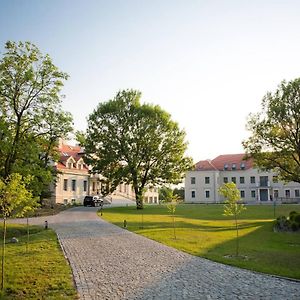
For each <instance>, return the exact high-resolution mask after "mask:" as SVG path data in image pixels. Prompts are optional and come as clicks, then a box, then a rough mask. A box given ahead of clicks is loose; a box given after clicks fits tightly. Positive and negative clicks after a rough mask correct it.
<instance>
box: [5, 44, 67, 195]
mask: <svg viewBox="0 0 300 300" xmlns="http://www.w3.org/2000/svg"><path fill="white" fill-rule="evenodd" d="M67 77H68V75H67V74H66V73H63V72H61V71H59V69H58V68H57V67H56V66H55V65H54V64H53V63H52V60H51V58H50V57H49V55H42V53H41V52H40V51H39V49H38V48H37V47H36V46H35V45H33V44H32V43H30V42H24V43H23V42H19V43H15V42H10V41H9V42H7V43H6V45H5V53H4V54H3V57H2V58H1V60H0V139H1V147H0V178H3V179H4V180H5V179H6V178H8V177H9V176H10V175H11V174H13V173H19V174H21V175H22V176H27V175H32V176H33V178H32V180H31V186H30V188H31V190H32V191H33V193H34V194H35V195H40V194H41V193H42V192H43V191H44V190H45V188H46V187H48V185H49V183H50V182H51V181H52V180H53V176H54V175H55V174H54V173H53V168H52V167H51V166H50V164H49V162H50V161H51V160H53V159H55V157H56V155H57V147H56V146H57V142H58V138H60V137H64V136H66V135H67V133H68V132H70V131H71V130H72V117H71V115H70V114H69V113H66V112H64V111H63V110H62V108H61V95H60V91H61V88H62V86H63V81H64V80H66V79H67Z"/></svg>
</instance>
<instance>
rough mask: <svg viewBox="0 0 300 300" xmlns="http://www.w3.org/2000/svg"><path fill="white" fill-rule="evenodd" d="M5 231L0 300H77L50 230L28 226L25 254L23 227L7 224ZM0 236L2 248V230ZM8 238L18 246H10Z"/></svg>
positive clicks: (1, 228)
mask: <svg viewBox="0 0 300 300" xmlns="http://www.w3.org/2000/svg"><path fill="white" fill-rule="evenodd" d="M7 230H8V232H7V244H6V258H5V272H4V275H5V285H4V287H5V289H4V292H0V299H53V300H54V299H69V300H71V299H78V297H77V292H76V290H75V287H74V284H73V279H72V273H71V269H70V266H69V265H68V263H67V262H66V260H65V258H64V256H63V253H62V251H61V248H60V245H59V243H58V241H57V237H56V234H55V233H54V232H53V231H52V230H50V229H49V230H44V229H43V228H42V227H39V226H30V240H29V245H28V252H26V240H27V227H26V226H25V225H15V224H8V225H7ZM0 236H1V240H0V243H1V247H2V242H3V240H2V236H3V227H2V226H0ZM12 237H17V238H18V240H19V242H18V243H15V244H13V243H10V242H9V241H10V239H11V238H12ZM1 252H2V249H1ZM0 264H1V263H0ZM0 274H1V270H0Z"/></svg>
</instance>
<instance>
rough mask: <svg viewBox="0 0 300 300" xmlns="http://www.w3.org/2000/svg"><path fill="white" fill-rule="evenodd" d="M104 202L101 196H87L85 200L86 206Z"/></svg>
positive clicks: (98, 204)
mask: <svg viewBox="0 0 300 300" xmlns="http://www.w3.org/2000/svg"><path fill="white" fill-rule="evenodd" d="M102 204H103V199H101V198H99V196H85V197H84V200H83V205H84V206H100V205H102Z"/></svg>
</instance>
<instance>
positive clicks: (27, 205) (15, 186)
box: [0, 173, 38, 290]
mask: <svg viewBox="0 0 300 300" xmlns="http://www.w3.org/2000/svg"><path fill="white" fill-rule="evenodd" d="M31 179H32V177H30V176H29V177H26V178H22V176H21V175H20V174H16V173H14V174H11V175H9V176H8V177H7V179H6V180H2V179H0V211H1V214H2V217H3V244H2V274H1V289H2V290H3V289H4V269H5V268H4V263H5V242H6V241H5V240H6V219H7V218H9V217H12V216H14V217H23V216H24V215H25V214H26V213H27V212H29V211H32V210H34V209H35V208H36V207H37V206H38V204H37V201H36V200H37V198H35V197H33V195H32V193H31V192H30V191H29V190H28V187H27V186H28V184H29V183H30V181H31Z"/></svg>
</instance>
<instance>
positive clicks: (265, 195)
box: [259, 189, 269, 201]
mask: <svg viewBox="0 0 300 300" xmlns="http://www.w3.org/2000/svg"><path fill="white" fill-rule="evenodd" d="M268 195H269V193H268V190H267V189H260V190H259V198H260V201H268Z"/></svg>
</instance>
